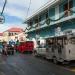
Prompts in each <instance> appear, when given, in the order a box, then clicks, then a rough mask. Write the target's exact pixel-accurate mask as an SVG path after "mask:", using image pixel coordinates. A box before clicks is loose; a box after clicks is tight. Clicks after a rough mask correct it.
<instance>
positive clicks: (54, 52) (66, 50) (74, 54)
mask: <svg viewBox="0 0 75 75" xmlns="http://www.w3.org/2000/svg"><path fill="white" fill-rule="evenodd" d="M46 46H48V47H47V48H41V49H40V48H36V50H35V52H36V53H35V55H39V54H40V55H42V54H44V56H45V57H46V59H52V60H53V62H54V63H58V62H62V63H64V62H69V61H72V60H75V35H74V34H69V35H62V36H57V37H52V38H47V39H46Z"/></svg>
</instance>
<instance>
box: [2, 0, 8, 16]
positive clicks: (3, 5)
mask: <svg viewBox="0 0 75 75" xmlns="http://www.w3.org/2000/svg"><path fill="white" fill-rule="evenodd" d="M6 3H7V0H5V2H4V5H3V8H2V11H1V15H2V14H3V12H4V9H5V6H6Z"/></svg>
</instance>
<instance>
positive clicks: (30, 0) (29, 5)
mask: <svg viewBox="0 0 75 75" xmlns="http://www.w3.org/2000/svg"><path fill="white" fill-rule="evenodd" d="M30 5H31V0H30V2H29V7H28V10H27V15H26V17H27V16H28V13H29V10H30Z"/></svg>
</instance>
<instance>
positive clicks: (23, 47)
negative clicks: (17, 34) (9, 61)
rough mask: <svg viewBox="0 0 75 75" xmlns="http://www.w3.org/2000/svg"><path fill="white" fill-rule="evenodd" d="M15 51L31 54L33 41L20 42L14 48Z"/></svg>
mask: <svg viewBox="0 0 75 75" xmlns="http://www.w3.org/2000/svg"><path fill="white" fill-rule="evenodd" d="M16 49H17V50H18V51H19V52H21V53H24V52H33V49H34V43H33V41H26V42H20V44H19V45H18V46H17V47H16Z"/></svg>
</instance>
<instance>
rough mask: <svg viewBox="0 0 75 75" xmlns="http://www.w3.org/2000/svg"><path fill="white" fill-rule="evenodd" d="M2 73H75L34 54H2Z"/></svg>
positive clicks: (16, 74) (37, 74)
mask: <svg viewBox="0 0 75 75" xmlns="http://www.w3.org/2000/svg"><path fill="white" fill-rule="evenodd" d="M0 75H75V73H74V72H71V71H69V70H68V69H66V68H64V67H61V66H59V65H55V64H53V63H51V62H48V61H46V60H43V59H39V58H35V57H33V56H32V55H25V54H15V55H13V56H4V55H0Z"/></svg>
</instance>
